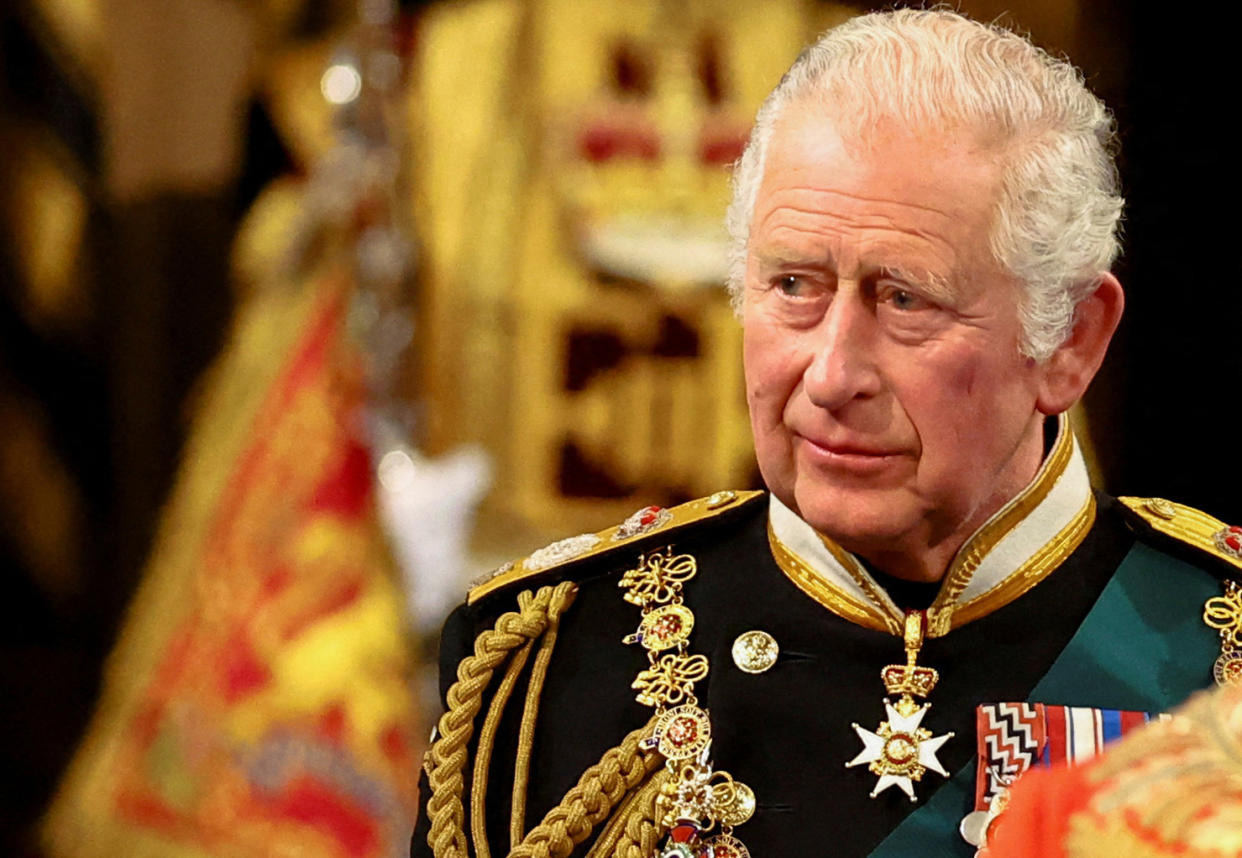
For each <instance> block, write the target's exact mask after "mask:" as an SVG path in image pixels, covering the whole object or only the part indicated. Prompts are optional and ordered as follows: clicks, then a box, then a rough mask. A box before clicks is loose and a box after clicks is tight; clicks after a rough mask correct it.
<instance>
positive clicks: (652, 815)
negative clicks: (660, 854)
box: [586, 768, 668, 858]
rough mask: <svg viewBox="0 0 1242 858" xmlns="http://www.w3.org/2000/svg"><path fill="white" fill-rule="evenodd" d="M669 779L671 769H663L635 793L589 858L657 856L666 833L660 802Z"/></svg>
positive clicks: (647, 857) (620, 809)
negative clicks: (657, 802)
mask: <svg viewBox="0 0 1242 858" xmlns="http://www.w3.org/2000/svg"><path fill="white" fill-rule="evenodd" d="M666 780H668V769H667V768H662V769H660V770H658V771H657V772H656V773H655V774H654V775H652V776H651V777H650V778H649V779H647V781H645V782H644V783H643V784H642V785H641V786H640V787H639V788H638V789H637V790H635V791H634V792H631V793H630V794H629V796H627V797H626V799H625V803H624V804H622V805H621V807H620V808H618V810H617V812H616V813H614V814H613V815H612V819H610V820H608V825H607V826H606V827H605V828H604V830H603V832H602V833H601V834H600V836H599V839H597V840H596V841H595V843H594V844H593V845H592V846H591V851H590V852H588V853H587V854H586V858H614V856H625V858H650V856H652V855H654V854H655V852H656V848H657V847H658V846H659V842H660V838H661V837H663V836H664V833H665V831H664V828H663V827H662V826H660V825H659V813H658V812H657V811H656V800H657V799H658V798H659V797H660V788H661V787H662V786H663V785H664V782H665V781H666Z"/></svg>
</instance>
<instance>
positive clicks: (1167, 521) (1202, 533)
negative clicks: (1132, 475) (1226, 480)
mask: <svg viewBox="0 0 1242 858" xmlns="http://www.w3.org/2000/svg"><path fill="white" fill-rule="evenodd" d="M1117 500H1119V501H1121V502H1122V503H1123V504H1125V505H1126V506H1127V507H1129V508H1130V509H1131V510H1133V511H1134V512H1136V513H1138V514H1139V516H1141V517H1142V519H1143V520H1144V521H1146V522H1147V523H1148V524H1149V525H1151V527H1152V529H1153V530H1157V531H1159V532H1160V533H1163V534H1164V535H1165V536H1171V537H1173V538H1174V539H1176V540H1178V541H1180V542H1185V543H1186V544H1187V545H1192V546H1194V547H1195V548H1198V549H1199V550H1201V551H1206V552H1207V553H1208V554H1211V555H1212V556H1213V557H1219V558H1220V559H1221V560H1224V561H1226V562H1228V563H1230V564H1232V565H1234V566H1236V567H1237V568H1239V569H1242V557H1233V556H1231V555H1229V554H1227V553H1225V552H1224V551H1221V550H1220V548H1219V547H1218V546H1217V545H1216V541H1215V539H1214V537H1215V535H1216V534H1217V533H1219V532H1220V531H1222V530H1224V529H1225V528H1226V527H1228V525H1227V524H1225V523H1224V522H1223V521H1221V520H1220V519H1218V518H1213V517H1212V516H1210V515H1208V514H1207V513H1206V512H1202V511H1200V510H1197V509H1195V508H1194V507H1189V506H1186V505H1185V504H1180V503H1175V502H1173V501H1167V500H1165V499H1164V498H1135V497H1123V498H1117ZM1170 514H1171V515H1170Z"/></svg>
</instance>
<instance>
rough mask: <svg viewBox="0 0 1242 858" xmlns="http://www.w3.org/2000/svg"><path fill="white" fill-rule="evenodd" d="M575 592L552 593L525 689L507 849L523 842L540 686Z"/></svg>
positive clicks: (568, 588)
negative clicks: (541, 635) (545, 623)
mask: <svg viewBox="0 0 1242 858" xmlns="http://www.w3.org/2000/svg"><path fill="white" fill-rule="evenodd" d="M574 592H575V590H574V588H573V585H572V584H571V583H569V582H565V583H563V584H560V585H559V586H558V587H557V588H556V589H555V590H554V591H553V592H552V600H551V602H550V603H549V604H548V630H547V631H546V632H544V635H543V640H542V641H540V642H539V652H537V653H536V654H535V666H534V667H533V668H531V674H530V683H529V685H528V686H527V688H526V704H525V706H524V707H523V709H522V724H521V727H520V728H519V732H518V750H517V760H516V761H515V763H514V770H513V796H512V802H511V804H510V812H509V848H510V849H512V848H514V847H515V846H517V844H519V843H521V842H522V834H523V832H524V830H525V828H526V792H527V786H528V784H529V782H530V760H531V756H532V748H533V747H534V744H535V720H536V719H537V718H538V717H539V697H540V695H541V694H542V693H543V682H544V680H545V679H546V678H547V676H548V664H549V663H550V662H551V661H552V648H553V647H554V646H556V634H557V631H558V629H559V628H560V620H561V613H562V612H563V611H564V610H565V608H566V607H567V606H568V605H569V602H570V601H571V600H572V599H573V595H574ZM480 858H482V856H480Z"/></svg>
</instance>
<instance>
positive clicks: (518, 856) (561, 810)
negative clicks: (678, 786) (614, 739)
mask: <svg viewBox="0 0 1242 858" xmlns="http://www.w3.org/2000/svg"><path fill="white" fill-rule="evenodd" d="M654 726H655V718H654V717H653V718H652V719H651V721H649V722H648V723H647V724H646V725H644V726H643V727H640V728H639V729H637V730H634V731H633V732H631V733H630V734H629V735H627V736H626V737H625V739H623V740H622V742H621V744H620V745H618V746H617V747H615V748H613V749H611V750H609V751H607V752H606V753H605V754H604V756H603V757H601V758H600V761H599V762H598V763H596V764H595V765H593V766H591V768H589V769H587V770H586V771H585V772H583V773H582V777H580V778H579V779H578V783H577V784H576V785H575V786H574V787H573V788H572V789H571V790H570V791H569V792H567V793H565V797H564V798H563V799H561V803H560V804H559V805H557V806H556V807H554V808H552V810H550V811H549V812H548V814H547V816H545V817H544V818H543V821H542V822H540V823H539V824H538V825H536V826H535V827H534V828H532V829H531V830H530V833H529V834H527V835H526V837H525V838H523V840H522V842H521V843H520V844H519V845H518V846H517V848H515V849H514V850H513V851H512V852H510V853H509V858H566V856H568V855H569V853H570V852H572V851H573V849H574V847H575V846H577V845H578V844H579V843H581V842H582V841H584V840H586V838H587V837H588V836H590V834H591V831H592V829H593V828H594V827H595V826H596V825H598V824H599V823H601V822H603V821H604V820H605V819H607V818H608V816H609V814H611V813H612V810H613V808H615V807H616V806H617V805H618V804H620V803H621V801H622V800H623V799H624V798H625V796H626V794H627V793H628V792H629V791H630V790H632V789H634V788H635V787H637V786H638V785H639V784H640V783H642V782H643V781H644V780H646V779H647V778H648V776H649V775H650V774H651V773H652V772H653V771H655V770H656V769H657V768H659V767H660V766H661V765H663V763H664V758H663V757H662V756H661V755H659V754H643V753H641V752H640V751H639V743H640V742H641V741H642V739H643V738H644V737H645V736H650V735H651V731H652V728H653V727H654Z"/></svg>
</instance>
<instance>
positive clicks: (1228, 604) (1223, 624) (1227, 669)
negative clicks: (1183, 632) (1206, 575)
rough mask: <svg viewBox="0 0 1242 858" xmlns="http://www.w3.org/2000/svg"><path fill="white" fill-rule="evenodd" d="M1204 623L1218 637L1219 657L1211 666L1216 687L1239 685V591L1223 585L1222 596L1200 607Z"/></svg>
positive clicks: (1241, 649) (1241, 646)
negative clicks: (1223, 591)
mask: <svg viewBox="0 0 1242 858" xmlns="http://www.w3.org/2000/svg"><path fill="white" fill-rule="evenodd" d="M1203 622H1205V623H1207V625H1208V627H1209V628H1212V629H1215V630H1216V631H1217V633H1218V634H1219V635H1220V656H1218V657H1217V659H1216V662H1215V664H1213V665H1212V678H1213V679H1215V680H1216V684H1217V685H1242V588H1239V587H1238V584H1237V582H1235V581H1227V582H1226V583H1225V595H1223V596H1213V597H1212V598H1210V599H1208V600H1207V601H1206V602H1204V604H1203Z"/></svg>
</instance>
